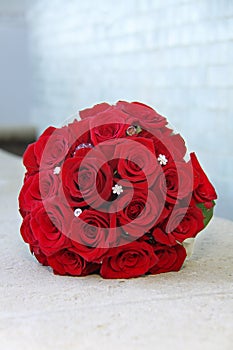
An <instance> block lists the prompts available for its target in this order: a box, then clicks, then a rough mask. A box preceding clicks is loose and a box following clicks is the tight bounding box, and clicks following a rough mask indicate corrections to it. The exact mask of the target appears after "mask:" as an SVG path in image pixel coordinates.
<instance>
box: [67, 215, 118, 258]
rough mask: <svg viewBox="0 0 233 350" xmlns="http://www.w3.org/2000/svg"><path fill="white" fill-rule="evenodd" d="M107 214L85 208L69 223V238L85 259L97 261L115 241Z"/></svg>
mask: <svg viewBox="0 0 233 350" xmlns="http://www.w3.org/2000/svg"><path fill="white" fill-rule="evenodd" d="M110 226H111V225H110V217H109V214H107V213H104V212H100V211H97V210H93V209H85V210H84V211H83V212H82V213H81V214H80V215H79V217H78V218H76V217H75V218H74V219H73V221H72V224H71V230H70V238H71V240H72V244H73V246H74V247H75V248H76V249H77V250H76V251H77V252H78V253H79V254H80V255H81V256H82V257H83V258H84V259H86V260H87V261H95V262H99V261H100V260H101V259H102V256H103V255H104V254H106V252H107V250H108V248H109V246H110V245H111V244H113V243H114V242H115V236H114V233H115V230H114V228H113V229H112V230H111V229H110Z"/></svg>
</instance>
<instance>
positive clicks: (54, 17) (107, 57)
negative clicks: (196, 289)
mask: <svg viewBox="0 0 233 350" xmlns="http://www.w3.org/2000/svg"><path fill="white" fill-rule="evenodd" d="M0 48H1V55H0V147H1V148H4V149H8V150H10V151H12V152H15V153H17V154H22V152H23V151H24V149H25V147H26V145H27V143H29V142H32V141H33V140H34V139H35V138H36V136H37V135H38V133H40V132H41V131H42V130H43V129H44V128H45V127H47V126H48V125H50V124H53V125H55V126H60V125H61V124H62V123H63V122H64V120H65V119H66V118H68V117H70V116H71V115H74V114H75V113H76V112H77V110H80V109H83V108H85V107H90V106H92V105H94V104H95V103H99V102H101V101H106V102H110V103H115V102H116V101H118V100H120V99H123V100H129V101H135V100H138V101H141V102H144V103H147V104H149V105H151V106H152V107H154V108H155V109H156V110H157V111H158V112H159V113H161V114H163V115H165V116H166V117H168V120H169V121H170V122H171V123H172V124H173V125H174V126H175V128H176V130H178V131H179V132H180V133H181V134H182V135H183V137H184V138H185V139H186V140H187V141H188V147H189V150H190V151H193V150H195V152H196V153H197V155H198V158H199V159H200V162H201V163H202V165H203V167H204V169H205V171H206V172H207V174H208V176H209V177H210V179H211V181H212V182H213V183H214V185H215V186H216V188H217V192H218V194H219V201H218V204H217V207H216V213H217V215H219V216H223V217H226V218H231V219H233V204H232V203H233V200H232V198H233V186H232V178H233V137H232V135H233V1H232V0H127V1H125V0H118V1H114V0H96V1H91V0H85V1H83V0H49V1H48V0H0Z"/></svg>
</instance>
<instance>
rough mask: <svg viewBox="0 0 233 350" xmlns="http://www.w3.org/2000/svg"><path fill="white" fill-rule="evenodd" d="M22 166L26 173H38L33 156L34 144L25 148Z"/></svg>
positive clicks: (37, 165)
mask: <svg viewBox="0 0 233 350" xmlns="http://www.w3.org/2000/svg"><path fill="white" fill-rule="evenodd" d="M23 164H24V166H25V167H26V169H27V173H28V174H29V175H32V174H34V173H36V172H37V171H39V164H38V162H37V159H36V155H35V142H34V143H31V144H30V145H28V146H27V148H26V151H25V152H24V155H23Z"/></svg>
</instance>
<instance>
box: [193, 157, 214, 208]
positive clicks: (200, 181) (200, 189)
mask: <svg viewBox="0 0 233 350" xmlns="http://www.w3.org/2000/svg"><path fill="white" fill-rule="evenodd" d="M190 157H191V161H192V165H193V167H194V169H195V171H196V172H195V179H194V181H195V183H197V187H196V188H195V190H194V192H193V194H194V198H195V199H196V200H197V202H198V203H203V202H210V201H212V200H214V199H217V194H216V192H215V189H214V187H213V185H212V184H211V183H210V181H209V179H208V177H207V176H206V174H205V173H204V171H203V169H202V168H201V166H200V163H199V162H198V160H197V157H196V155H195V153H191V154H190Z"/></svg>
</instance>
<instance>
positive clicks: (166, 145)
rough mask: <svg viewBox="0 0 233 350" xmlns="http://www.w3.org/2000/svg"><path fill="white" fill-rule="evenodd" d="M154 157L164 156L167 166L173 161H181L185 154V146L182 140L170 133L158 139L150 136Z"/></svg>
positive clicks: (177, 135)
mask: <svg viewBox="0 0 233 350" xmlns="http://www.w3.org/2000/svg"><path fill="white" fill-rule="evenodd" d="M151 139H152V140H153V142H154V148H155V154H156V157H159V155H160V154H162V155H165V157H166V159H167V160H168V164H171V163H173V162H174V161H183V158H184V156H185V154H186V151H187V149H186V146H185V142H184V140H183V138H182V137H181V136H180V135H179V134H171V131H170V132H169V133H168V134H166V135H164V134H163V135H162V136H160V137H155V136H152V137H151Z"/></svg>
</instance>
